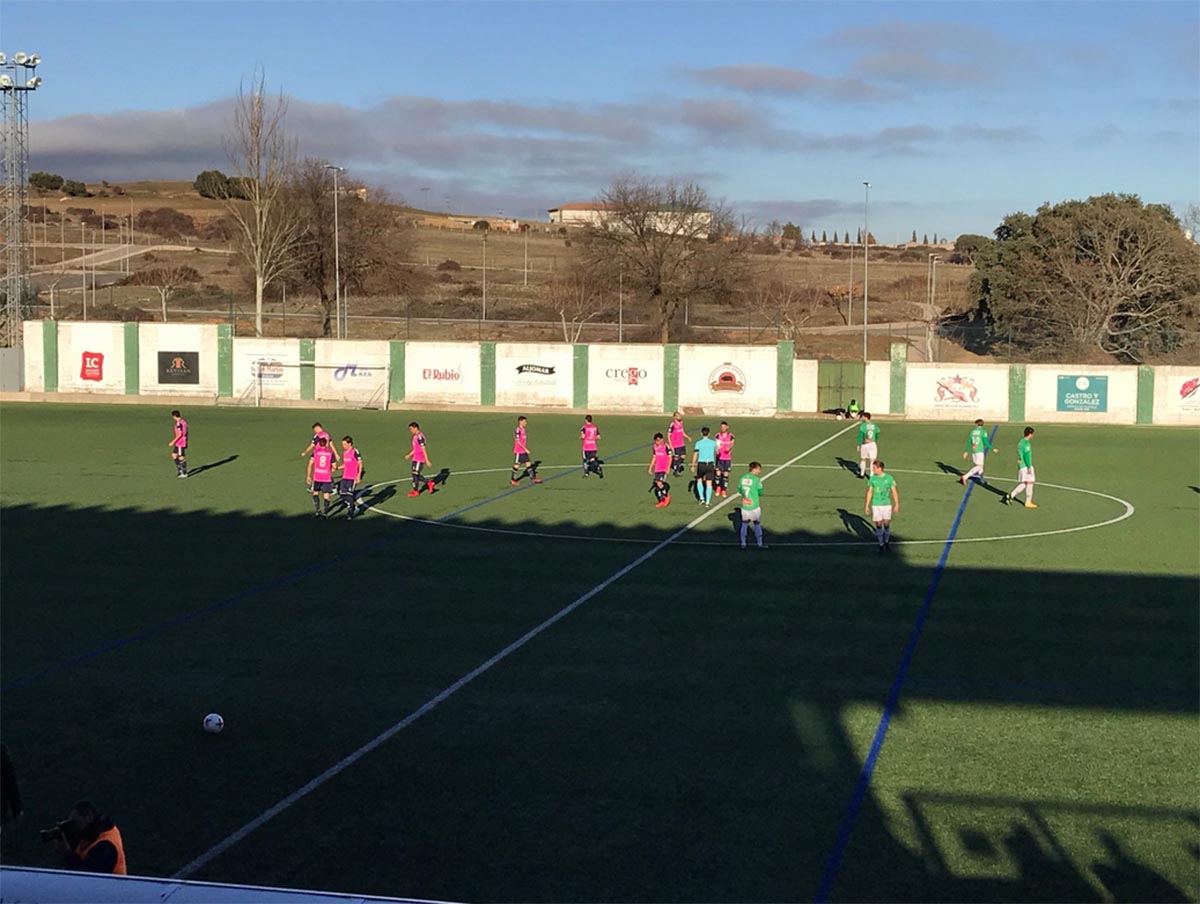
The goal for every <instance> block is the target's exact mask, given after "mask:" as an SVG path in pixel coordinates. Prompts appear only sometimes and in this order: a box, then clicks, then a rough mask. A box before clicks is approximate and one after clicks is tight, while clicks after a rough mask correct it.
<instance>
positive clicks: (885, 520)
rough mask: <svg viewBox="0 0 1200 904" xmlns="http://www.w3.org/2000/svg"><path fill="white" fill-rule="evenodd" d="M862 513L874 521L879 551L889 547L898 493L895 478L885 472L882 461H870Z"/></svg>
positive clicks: (898, 497)
mask: <svg viewBox="0 0 1200 904" xmlns="http://www.w3.org/2000/svg"><path fill="white" fill-rule="evenodd" d="M864 514H867V515H870V516H871V520H872V521H874V522H875V539H876V540H877V541H878V542H879V551H880V552H883V551H884V550H885V549H889V548H891V545H892V516H894V515H898V514H900V494H899V493H898V492H897V491H896V478H895V477H893V476H892V475H891V474H887V473H885V472H884V469H883V462H882V461H878V460H877V461H874V462H872V463H871V476H870V477H868V478H867V498H866V500H865V501H864Z"/></svg>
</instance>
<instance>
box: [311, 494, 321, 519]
mask: <svg viewBox="0 0 1200 904" xmlns="http://www.w3.org/2000/svg"><path fill="white" fill-rule="evenodd" d="M312 499H313V511H314V512H316V513H317V514H318V515H319V514H321V497H320V496H318V495H317V494H316V493H313V498H312Z"/></svg>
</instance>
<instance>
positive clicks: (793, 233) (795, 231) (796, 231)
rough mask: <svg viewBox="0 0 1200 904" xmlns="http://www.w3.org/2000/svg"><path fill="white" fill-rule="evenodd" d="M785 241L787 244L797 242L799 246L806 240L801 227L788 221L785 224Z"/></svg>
mask: <svg viewBox="0 0 1200 904" xmlns="http://www.w3.org/2000/svg"><path fill="white" fill-rule="evenodd" d="M783 239H784V241H786V242H795V243H796V244H799V243H800V242H801V241H803V239H804V234H803V233H801V232H800V227H799V226H797V225H796V224H795V223H793V222H792V221H791V220H788V221H787V222H786V223H784V224H783Z"/></svg>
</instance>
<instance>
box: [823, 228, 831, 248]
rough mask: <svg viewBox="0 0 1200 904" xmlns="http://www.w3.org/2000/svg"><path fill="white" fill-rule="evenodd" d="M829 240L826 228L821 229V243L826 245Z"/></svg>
mask: <svg viewBox="0 0 1200 904" xmlns="http://www.w3.org/2000/svg"><path fill="white" fill-rule="evenodd" d="M828 242H829V238H828V237H827V235H826V233H825V230H824V229H822V230H821V244H822V245H825V244H828Z"/></svg>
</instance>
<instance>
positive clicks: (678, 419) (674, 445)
mask: <svg viewBox="0 0 1200 904" xmlns="http://www.w3.org/2000/svg"><path fill="white" fill-rule="evenodd" d="M691 441H692V438H691V437H690V436H688V435H687V432H686V431H685V430H684V429H683V415H682V414H680V413H679V412H678V411H676V412H675V414H674V417H673V419H672V420H671V423H670V424H669V425H667V445H668V446H670V447H671V453H672V458H671V473H672V474H674V475H675V476H676V477H678V476H679V475H680V474H682V473H683V470H684V468H685V467H686V466H685V464H684V458H685V456H686V455H687V444H688V443H690V442H691Z"/></svg>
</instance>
